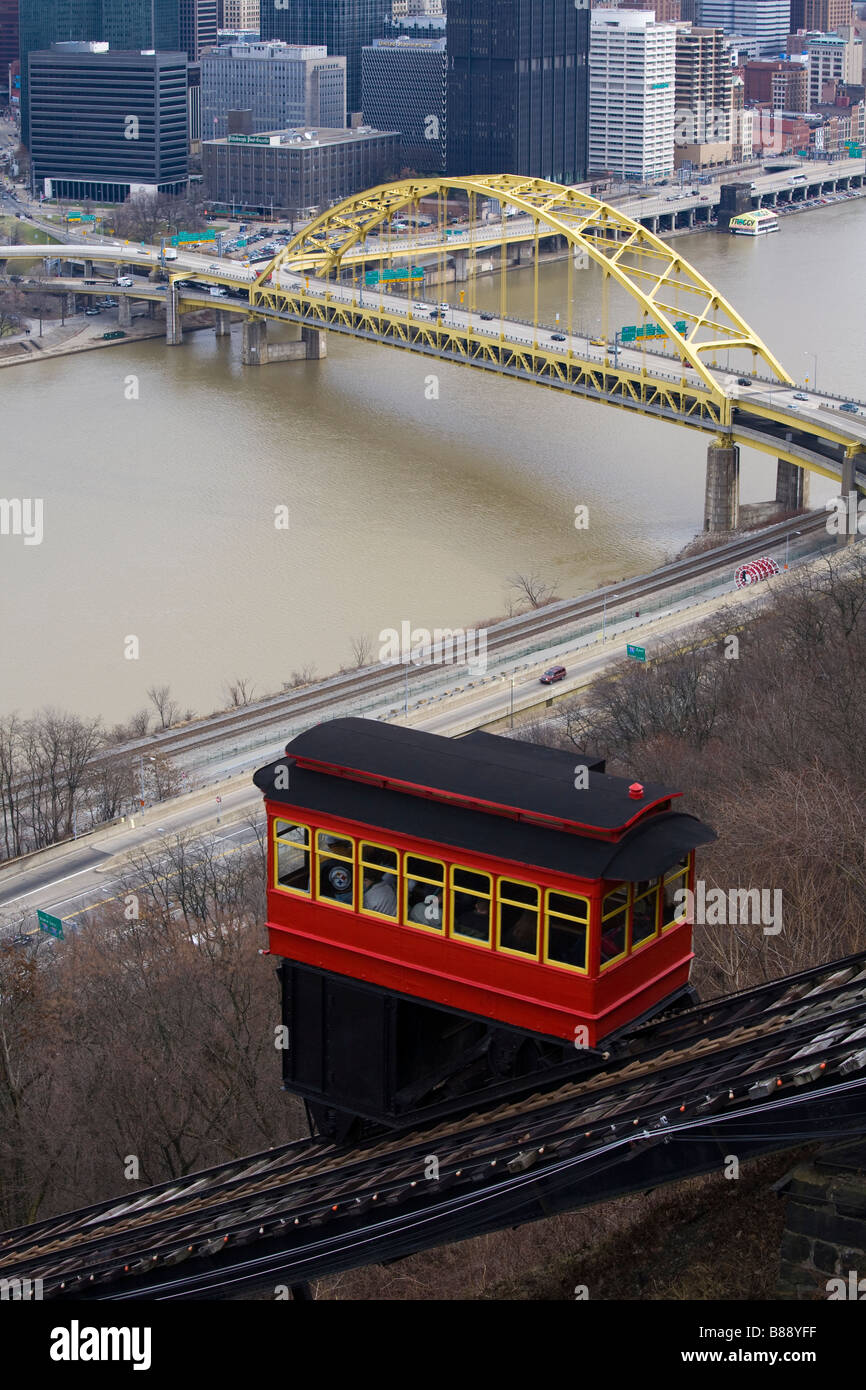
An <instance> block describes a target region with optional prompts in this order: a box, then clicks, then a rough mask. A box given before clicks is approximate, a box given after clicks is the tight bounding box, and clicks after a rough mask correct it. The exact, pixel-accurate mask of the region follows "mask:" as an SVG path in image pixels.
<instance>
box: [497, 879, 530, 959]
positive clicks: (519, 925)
mask: <svg viewBox="0 0 866 1390" xmlns="http://www.w3.org/2000/svg"><path fill="white" fill-rule="evenodd" d="M538 898H539V893H538V889H537V888H533V887H532V886H531V884H529V883H516V882H514V881H513V880H512V879H508V878H501V879H500V880H499V940H498V945H499V949H500V950H501V951H509V952H511V951H513V952H514V953H515V954H517V955H521V956H531V957H532V958H533V960H537V959H538Z"/></svg>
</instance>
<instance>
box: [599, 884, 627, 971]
mask: <svg viewBox="0 0 866 1390" xmlns="http://www.w3.org/2000/svg"><path fill="white" fill-rule="evenodd" d="M628 899H629V887H628V884H627V883H621V884H620V886H619V888H614V889H613V890H612V891H611V892H610V893H606V894H605V895H604V897H603V898H602V901H601V968H602V970H604V969H605V967H606V966H608V965H613V962H614V961H615V960H620V959H621V958H622V957H623V956H624V955H625V948H626V926H627V919H628Z"/></svg>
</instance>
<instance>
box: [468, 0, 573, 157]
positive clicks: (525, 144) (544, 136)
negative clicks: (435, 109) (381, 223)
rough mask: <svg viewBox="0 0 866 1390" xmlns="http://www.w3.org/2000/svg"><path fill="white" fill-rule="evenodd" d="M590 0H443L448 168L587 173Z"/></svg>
mask: <svg viewBox="0 0 866 1390" xmlns="http://www.w3.org/2000/svg"><path fill="white" fill-rule="evenodd" d="M589 16H590V9H589V0H448V65H449V67H448V172H449V173H450V174H453V175H455V176H460V175H470V174H529V175H531V176H533V177H535V178H546V179H553V180H554V181H555V182H557V183H579V182H580V181H581V180H583V179H584V178H585V177H586V167H587V123H588V109H589V89H588V55H589Z"/></svg>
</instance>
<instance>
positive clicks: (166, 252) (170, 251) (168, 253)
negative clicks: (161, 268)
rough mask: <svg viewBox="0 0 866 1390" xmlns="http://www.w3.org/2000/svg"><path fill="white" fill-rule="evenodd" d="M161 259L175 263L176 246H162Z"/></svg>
mask: <svg viewBox="0 0 866 1390" xmlns="http://www.w3.org/2000/svg"><path fill="white" fill-rule="evenodd" d="M162 258H163V260H164V261H176V260H177V247H176V246H164V247H163V248H162Z"/></svg>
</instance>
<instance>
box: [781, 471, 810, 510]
mask: <svg viewBox="0 0 866 1390" xmlns="http://www.w3.org/2000/svg"><path fill="white" fill-rule="evenodd" d="M776 501H777V502H778V504H779V506H780V507H781V509H782V510H783V511H785V512H796V511H799V510H800V508H801V507H808V505H809V473H808V471H807V469H805V468H798V467H797V465H796V463H788V461H787V460H786V459H779V462H778V466H777V468H776Z"/></svg>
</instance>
